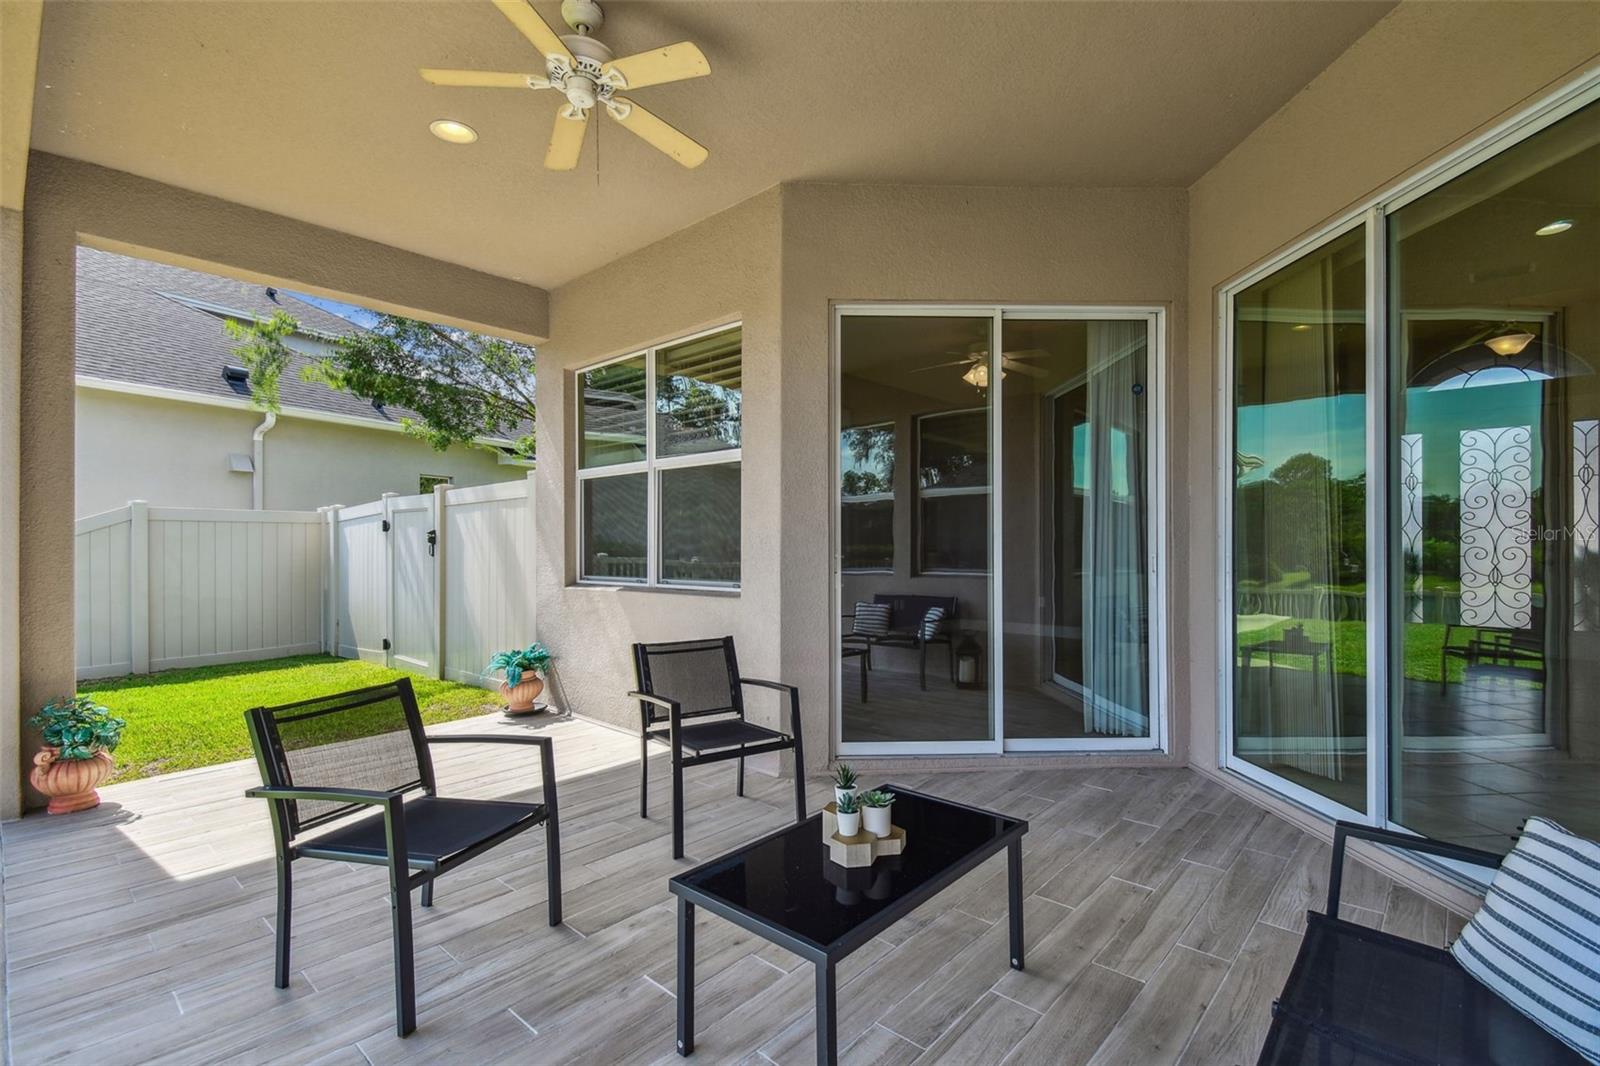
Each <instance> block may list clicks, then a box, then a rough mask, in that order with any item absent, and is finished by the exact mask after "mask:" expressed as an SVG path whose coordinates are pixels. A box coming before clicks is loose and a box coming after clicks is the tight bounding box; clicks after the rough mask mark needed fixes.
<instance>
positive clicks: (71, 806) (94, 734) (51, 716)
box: [28, 696, 128, 814]
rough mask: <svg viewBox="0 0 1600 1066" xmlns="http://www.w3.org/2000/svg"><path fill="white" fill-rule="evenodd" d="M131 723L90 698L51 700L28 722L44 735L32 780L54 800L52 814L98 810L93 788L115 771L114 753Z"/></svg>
mask: <svg viewBox="0 0 1600 1066" xmlns="http://www.w3.org/2000/svg"><path fill="white" fill-rule="evenodd" d="M127 724H128V723H127V722H125V721H123V720H122V719H121V718H115V717H112V714H111V712H110V711H109V710H107V709H106V708H104V707H102V706H100V704H98V703H96V702H95V701H94V700H92V699H90V698H89V697H88V696H63V697H62V698H61V699H58V700H51V701H50V702H49V703H47V704H45V705H44V706H43V707H41V708H40V709H39V713H38V714H36V715H34V716H33V717H32V718H29V719H28V725H30V726H31V727H33V728H34V729H37V730H39V732H41V733H42V734H44V744H45V746H44V750H43V751H41V752H39V754H37V755H35V756H34V757H33V772H32V773H30V774H29V775H28V780H29V781H31V782H33V787H34V788H36V789H38V790H39V791H40V792H43V793H44V794H45V795H46V796H49V797H50V806H49V811H50V813H51V814H70V813H71V812H72V811H85V810H88V809H89V808H90V807H98V806H99V805H100V793H98V792H96V791H95V787H96V786H97V785H99V784H100V782H102V781H104V780H105V779H106V778H107V777H109V776H110V775H111V771H112V769H113V768H114V767H115V766H116V760H115V759H113V758H112V757H111V753H112V752H113V751H115V750H116V747H117V743H118V741H120V740H121V739H122V730H123V729H124V728H126V726H127Z"/></svg>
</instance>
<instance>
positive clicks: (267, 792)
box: [244, 785, 402, 807]
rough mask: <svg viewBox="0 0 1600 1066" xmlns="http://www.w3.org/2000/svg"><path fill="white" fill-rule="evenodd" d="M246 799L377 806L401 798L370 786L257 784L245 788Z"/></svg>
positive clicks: (399, 795) (394, 793)
mask: <svg viewBox="0 0 1600 1066" xmlns="http://www.w3.org/2000/svg"><path fill="white" fill-rule="evenodd" d="M244 794H245V798H247V799H269V800H327V801H328V802H330V803H362V804H367V805H369V806H373V807H377V806H381V805H382V804H385V803H388V802H390V801H391V800H395V801H398V800H400V799H401V795H402V794H401V793H399V792H384V791H381V790H378V789H371V788H316V787H313V786H310V785H305V786H295V787H293V788H291V787H288V786H285V785H257V786H256V787H255V788H247V789H245V792H244Z"/></svg>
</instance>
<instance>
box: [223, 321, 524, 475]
mask: <svg viewBox="0 0 1600 1066" xmlns="http://www.w3.org/2000/svg"><path fill="white" fill-rule="evenodd" d="M297 328H298V323H296V322H295V320H294V318H293V317H292V316H290V315H288V314H286V313H284V312H282V311H280V312H277V313H275V314H274V315H273V316H272V318H270V319H268V320H266V321H264V322H263V321H261V320H259V319H257V320H256V321H254V322H252V323H250V324H248V325H245V324H242V323H238V322H233V321H230V322H228V323H227V329H228V332H229V335H230V336H233V337H236V338H238V339H239V340H240V341H241V343H240V344H239V346H238V347H236V348H235V349H234V351H235V352H236V353H238V354H239V357H240V358H241V359H243V360H244V361H245V364H246V366H247V367H249V369H250V391H251V397H252V400H253V401H254V402H255V403H256V404H257V406H260V407H263V408H264V409H267V410H277V409H278V385H279V380H280V378H281V375H282V373H283V369H284V368H285V367H286V366H287V365H288V364H289V361H290V359H291V357H292V355H293V352H292V350H291V349H290V348H289V347H288V346H287V344H286V343H285V338H286V337H287V336H288V335H289V334H291V333H293V332H294V331H295V330H296V329H297ZM258 367H260V368H261V369H260V371H259V372H258V369H257V368H258ZM533 371H534V350H533V349H532V348H530V347H528V346H527V345H523V344H517V343H515V342H514V341H508V340H503V339H501V338H499V337H489V336H485V335H483V334H480V333H473V332H471V331H469V330H461V329H451V328H447V327H444V326H438V325H435V324H433V323H431V322H421V321H418V320H417V319H413V318H403V317H401V316H399V315H387V314H384V315H379V316H378V320H377V322H376V323H374V324H373V325H372V326H370V327H369V328H366V329H362V330H358V331H356V332H353V333H350V334H348V335H346V336H343V337H340V338H339V339H338V340H337V341H335V342H334V351H333V353H332V354H331V355H327V356H324V357H322V358H319V359H313V360H312V361H311V362H309V363H307V364H306V365H305V366H304V367H302V368H301V370H300V376H301V378H302V380H305V381H310V382H320V383H321V384H323V385H326V386H327V387H329V388H331V389H337V390H339V391H341V392H348V393H350V394H352V395H354V396H359V397H361V398H362V399H364V400H369V401H371V402H372V403H374V404H377V405H379V406H385V407H387V406H394V407H403V408H406V409H408V410H410V411H412V412H414V414H415V416H416V417H414V418H412V417H406V418H402V419H401V425H402V426H403V427H404V428H405V430H406V432H408V433H410V434H412V435H413V436H415V437H418V438H420V439H422V440H425V441H427V442H428V443H429V444H431V445H432V446H433V447H434V448H436V449H438V450H439V451H444V450H445V449H447V448H449V447H450V446H451V445H453V444H463V445H469V446H470V445H473V444H474V443H475V442H476V441H477V439H478V438H480V437H506V438H510V439H511V440H513V441H514V447H515V449H516V451H517V453H518V454H519V455H522V456H524V457H527V458H532V456H533V454H534V449H535V444H536V442H535V439H534V434H533V431H532V424H533V420H534V413H535V408H534V383H533Z"/></svg>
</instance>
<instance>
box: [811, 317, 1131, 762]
mask: <svg viewBox="0 0 1600 1066" xmlns="http://www.w3.org/2000/svg"><path fill="white" fill-rule="evenodd" d="M1158 319H1159V313H1158V312H1155V311H1149V312H1146V311H1138V312H1127V313H1122V312H1087V311H1081V312H1080V311H1071V310H1049V311H1045V310H1039V311H1023V310H1011V309H1004V308H902V307H888V308H885V307H855V308H843V309H841V310H840V312H839V318H838V333H837V338H838V357H839V379H838V381H839V393H838V395H839V434H838V442H839V443H838V449H839V450H838V459H837V463H838V473H839V477H838V491H839V497H838V508H839V520H838V527H837V528H838V536H839V542H838V553H837V559H838V569H839V572H838V586H837V593H838V603H839V608H840V611H839V613H840V617H841V629H840V633H839V649H840V650H839V652H838V660H837V661H838V690H837V691H838V704H837V705H838V707H839V737H840V741H841V751H842V752H843V753H845V754H851V753H868V752H874V751H877V752H907V751H925V752H947V753H956V752H996V751H1002V750H1006V749H1057V748H1060V749H1070V748H1080V747H1115V748H1133V749H1150V748H1154V747H1158V746H1159V745H1160V743H1161V736H1160V716H1159V714H1158V713H1157V711H1158V707H1157V704H1158V692H1159V687H1158V685H1157V684H1156V682H1155V679H1154V676H1153V674H1154V672H1155V668H1156V667H1157V666H1158V665H1159V662H1158V642H1159V627H1158V626H1155V625H1153V623H1152V619H1153V617H1155V616H1154V614H1153V612H1152V609H1151V604H1152V602H1153V599H1154V595H1155V590H1156V588H1157V587H1158V581H1157V562H1158V557H1157V551H1156V545H1157V538H1156V537H1155V531H1156V526H1155V521H1154V511H1155V506H1154V500H1155V499H1156V498H1157V497H1156V495H1155V494H1154V493H1153V491H1152V486H1153V485H1154V484H1155V475H1156V462H1155V456H1156V454H1157V449H1156V443H1155V434H1154V427H1153V426H1152V424H1151V420H1150V419H1151V416H1150V412H1151V411H1152V410H1153V408H1152V406H1151V395H1152V393H1153V384H1154V369H1155V366H1156V363H1155V338H1156V336H1157V334H1156V327H1157V322H1158Z"/></svg>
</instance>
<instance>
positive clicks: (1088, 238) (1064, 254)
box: [781, 184, 1188, 763]
mask: <svg viewBox="0 0 1600 1066" xmlns="http://www.w3.org/2000/svg"><path fill="white" fill-rule="evenodd" d="M782 192H783V365H782V382H781V384H782V389H783V398H784V401H783V499H782V508H783V513H782V527H783V540H782V545H781V554H782V560H783V561H782V566H781V573H782V581H783V585H782V590H781V599H782V604H783V614H782V618H781V622H782V627H783V636H782V648H783V650H782V672H783V675H784V677H785V679H787V680H791V681H793V682H794V683H796V684H798V685H800V686H801V688H802V689H803V690H804V691H806V692H808V693H814V694H816V698H813V699H812V700H811V701H810V703H809V707H810V709H811V712H812V714H813V716H814V718H815V722H816V725H815V727H814V728H813V734H814V735H826V733H825V730H826V729H827V728H828V725H829V723H830V722H831V719H832V714H831V712H830V710H829V706H828V700H829V699H831V696H832V684H831V669H832V667H831V648H830V645H829V640H828V634H829V633H830V632H831V614H832V610H833V605H832V601H831V598H830V593H831V587H832V583H831V578H830V574H831V572H832V559H831V558H830V552H831V551H832V550H833V549H832V538H833V522H834V508H835V499H834V495H833V487H832V484H831V481H832V460H833V449H834V448H835V447H836V443H835V441H834V440H833V438H832V422H833V414H832V404H833V389H834V383H833V380H832V377H833V375H832V370H831V360H830V347H831V337H830V334H831V329H832V310H831V308H832V305H833V304H834V303H840V302H854V301H899V300H904V301H917V302H959V303H1010V304H1078V305H1094V306H1107V305H1126V306H1133V305H1138V306H1157V307H1163V308H1165V309H1166V310H1167V312H1168V316H1167V327H1168V338H1167V339H1168V343H1169V348H1170V349H1171V351H1169V356H1168V360H1169V375H1168V379H1169V386H1168V389H1167V394H1166V398H1165V404H1164V406H1165V408H1166V410H1167V412H1168V415H1169V417H1170V418H1173V419H1174V420H1175V421H1179V422H1181V421H1182V420H1184V419H1185V418H1187V410H1188V407H1187V404H1186V403H1185V402H1184V399H1183V398H1184V397H1185V396H1186V393H1187V388H1188V384H1187V380H1186V376H1185V375H1184V373H1183V366H1184V362H1185V361H1184V358H1183V353H1182V345H1181V344H1179V343H1175V342H1176V341H1177V340H1179V339H1181V338H1182V337H1184V336H1185V335H1186V334H1185V324H1184V286H1185V281H1186V275H1185V266H1184V264H1185V259H1184V246H1185V241H1186V238H1187V214H1186V205H1185V195H1184V193H1183V191H1182V190H1174V189H1049V188H951V187H934V186H873V185H822V184H799V185H786V186H784V187H783V189H782ZM1178 439H1181V438H1178ZM1183 458H1184V457H1183V456H1182V455H1181V454H1179V453H1178V452H1177V451H1176V450H1172V449H1169V454H1168V462H1169V467H1170V469H1171V472H1172V473H1171V478H1172V484H1174V485H1182V484H1183V480H1182V478H1183V476H1184V469H1185V467H1184V464H1183ZM1184 532H1185V530H1184V527H1182V526H1181V525H1180V524H1178V523H1172V524H1171V525H1170V527H1169V529H1168V536H1169V538H1170V544H1171V550H1172V551H1173V552H1174V553H1178V555H1179V556H1181V553H1183V552H1185V551H1187V542H1186V539H1185V537H1184ZM1185 618H1186V613H1185V605H1184V604H1183V602H1182V601H1181V600H1179V599H1177V598H1174V599H1173V602H1172V604H1171V614H1170V619H1171V623H1172V625H1171V630H1172V636H1173V655H1174V659H1175V661H1177V662H1183V661H1185V660H1186V656H1187V655H1188V652H1187V649H1186V642H1187V625H1186V623H1185ZM1177 691H1178V694H1179V697H1180V698H1178V699H1173V700H1170V701H1169V705H1170V706H1171V708H1172V714H1171V716H1170V717H1171V724H1172V727H1173V737H1174V741H1173V742H1174V745H1175V747H1174V749H1173V750H1174V751H1177V752H1182V751H1183V750H1184V748H1183V737H1184V733H1183V722H1184V707H1183V701H1182V699H1181V695H1182V689H1181V687H1180V688H1179V689H1178V690H1177ZM811 722H812V718H808V720H807V724H808V727H811ZM830 739H836V738H830ZM951 761H952V762H955V763H961V762H974V761H977V762H981V760H951ZM1125 761H1130V762H1150V761H1169V760H1161V759H1159V758H1152V757H1150V756H1133V757H1128V758H1126V759H1125Z"/></svg>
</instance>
